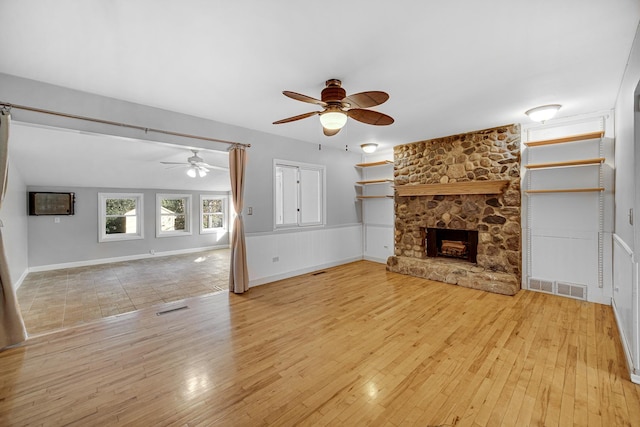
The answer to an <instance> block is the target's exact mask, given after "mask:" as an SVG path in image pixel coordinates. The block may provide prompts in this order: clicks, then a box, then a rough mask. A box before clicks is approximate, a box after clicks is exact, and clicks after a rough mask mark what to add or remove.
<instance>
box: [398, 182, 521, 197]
mask: <svg viewBox="0 0 640 427" xmlns="http://www.w3.org/2000/svg"><path fill="white" fill-rule="evenodd" d="M509 182H510V180H496V181H463V182H453V183H447V184H413V185H412V184H407V185H399V186H396V192H397V194H398V196H446V195H460V194H499V193H502V192H503V191H504V189H505V187H506V186H507V184H508V183H509Z"/></svg>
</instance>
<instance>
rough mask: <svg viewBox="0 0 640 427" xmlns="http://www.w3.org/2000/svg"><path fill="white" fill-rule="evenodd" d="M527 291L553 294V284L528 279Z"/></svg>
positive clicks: (546, 281) (547, 281)
mask: <svg viewBox="0 0 640 427" xmlns="http://www.w3.org/2000/svg"><path fill="white" fill-rule="evenodd" d="M529 289H532V290H534V291H540V292H547V293H549V294H552V293H553V282H552V281H549V280H542V279H534V278H532V277H530V278H529Z"/></svg>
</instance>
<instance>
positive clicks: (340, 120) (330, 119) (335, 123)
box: [320, 111, 347, 130]
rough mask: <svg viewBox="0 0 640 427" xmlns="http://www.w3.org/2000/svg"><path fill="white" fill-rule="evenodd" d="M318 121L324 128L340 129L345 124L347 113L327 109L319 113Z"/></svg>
mask: <svg viewBox="0 0 640 427" xmlns="http://www.w3.org/2000/svg"><path fill="white" fill-rule="evenodd" d="M320 123H322V127H323V128H325V129H330V130H335V129H342V128H343V127H344V125H346V124H347V115H346V114H345V113H343V112H342V111H327V112H326V113H322V114H320Z"/></svg>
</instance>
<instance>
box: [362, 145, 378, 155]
mask: <svg viewBox="0 0 640 427" xmlns="http://www.w3.org/2000/svg"><path fill="white" fill-rule="evenodd" d="M360 148H362V151H364V152H365V153H367V154H371V153H374V152H375V151H376V150H377V149H378V144H375V143H373V142H367V143H366V144H362V145H360Z"/></svg>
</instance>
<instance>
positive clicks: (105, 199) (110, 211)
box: [98, 193, 144, 242]
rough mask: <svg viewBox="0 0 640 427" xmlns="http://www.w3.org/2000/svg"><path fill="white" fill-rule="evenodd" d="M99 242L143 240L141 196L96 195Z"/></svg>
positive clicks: (134, 194)
mask: <svg viewBox="0 0 640 427" xmlns="http://www.w3.org/2000/svg"><path fill="white" fill-rule="evenodd" d="M98 201H99V209H98V222H99V224H100V228H101V230H100V234H99V235H98V241H99V242H107V241H114V240H130V239H141V238H143V234H144V232H143V227H142V224H143V215H142V214H143V207H144V204H143V203H142V201H143V195H142V194H139V193H122V194H119V193H98Z"/></svg>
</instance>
